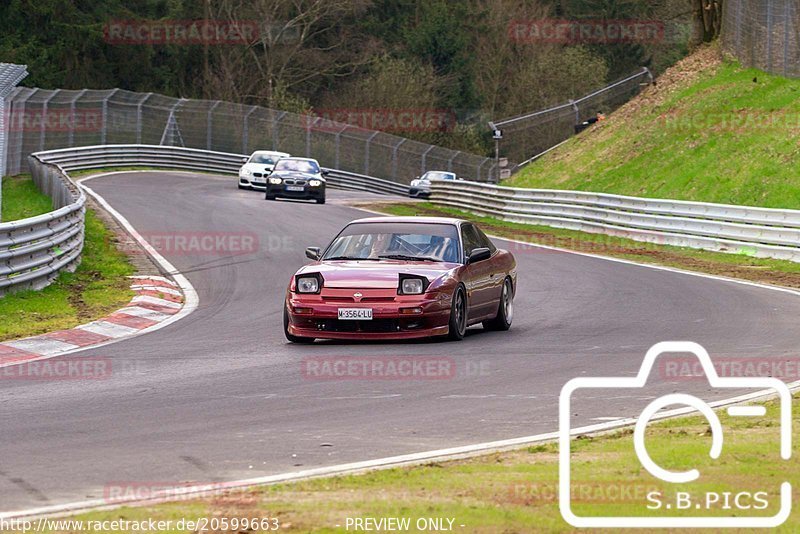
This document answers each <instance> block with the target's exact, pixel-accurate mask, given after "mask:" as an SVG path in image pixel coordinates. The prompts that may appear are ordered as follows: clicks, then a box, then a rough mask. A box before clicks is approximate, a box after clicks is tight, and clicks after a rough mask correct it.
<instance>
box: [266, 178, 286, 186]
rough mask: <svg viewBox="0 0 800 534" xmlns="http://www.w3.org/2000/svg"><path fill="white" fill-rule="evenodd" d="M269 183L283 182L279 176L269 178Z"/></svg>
mask: <svg viewBox="0 0 800 534" xmlns="http://www.w3.org/2000/svg"><path fill="white" fill-rule="evenodd" d="M269 183H271V184H272V185H280V184H282V183H283V180H281V179H280V178H270V179H269Z"/></svg>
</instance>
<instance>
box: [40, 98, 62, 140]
mask: <svg viewBox="0 0 800 534" xmlns="http://www.w3.org/2000/svg"><path fill="white" fill-rule="evenodd" d="M60 92H61V89H56V90H55V91H53V94H51V95H50V96H48V97H47V98H45V99H44V102H42V118H41V120H42V125H41V127H40V128H39V151H40V152H41V151H42V150H44V138H45V136H46V135H47V134H46V133H45V129H46V128H47V104H48V102H50V100H52V99H53V97H54V96H56V95H57V94H58V93H60Z"/></svg>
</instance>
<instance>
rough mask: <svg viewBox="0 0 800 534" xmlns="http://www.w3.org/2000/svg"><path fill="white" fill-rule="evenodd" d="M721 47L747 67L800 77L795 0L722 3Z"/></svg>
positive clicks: (799, 33) (798, 11)
mask: <svg viewBox="0 0 800 534" xmlns="http://www.w3.org/2000/svg"><path fill="white" fill-rule="evenodd" d="M722 45H723V49H724V50H725V51H726V52H727V53H729V54H731V55H733V56H734V57H736V58H737V59H738V60H739V61H740V62H741V63H742V64H743V65H745V66H747V67H755V68H757V69H761V70H764V71H767V72H771V73H773V74H779V75H781V76H787V77H800V6H798V2H797V0H725V2H724V3H723V22H722Z"/></svg>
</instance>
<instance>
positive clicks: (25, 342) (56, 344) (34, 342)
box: [0, 276, 184, 367]
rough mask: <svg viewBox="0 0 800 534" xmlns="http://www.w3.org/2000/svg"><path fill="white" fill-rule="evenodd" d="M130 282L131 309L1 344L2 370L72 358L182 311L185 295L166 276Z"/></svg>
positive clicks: (148, 277)
mask: <svg viewBox="0 0 800 534" xmlns="http://www.w3.org/2000/svg"><path fill="white" fill-rule="evenodd" d="M130 278H131V280H132V284H131V289H132V290H133V291H134V292H135V294H136V296H134V297H133V299H132V300H131V302H130V304H128V306H126V307H124V308H121V309H119V310H117V311H116V312H114V313H112V314H111V315H109V316H107V317H103V318H102V319H98V320H96V321H92V322H90V323H86V324H83V325H80V326H76V327H75V328H72V329H69V330H59V331H56V332H49V333H47V334H41V335H38V336H33V337H26V338H23V339H15V340H13V341H4V342H2V343H0V367H7V366H9V365H19V364H24V363H27V362H32V361H36V360H41V359H46V358H52V357H54V356H61V355H65V354H70V353H72V352H76V351H78V350H85V349H89V348H92V347H96V346H101V345H106V344H108V343H110V342H113V341H119V340H122V339H125V338H128V337H132V336H135V335H138V334H141V333H142V332H144V331H147V330H150V329H154V327H156V326H158V325H160V324H162V323H164V322H165V321H167V320H169V319H171V318H173V317H175V316H176V315H177V314H178V313H179V312H180V311H181V309H182V308H183V305H184V295H183V291H181V289H180V287H179V286H178V284H176V283H175V282H173V281H171V280H169V279H167V278H165V277H163V276H132V277H130Z"/></svg>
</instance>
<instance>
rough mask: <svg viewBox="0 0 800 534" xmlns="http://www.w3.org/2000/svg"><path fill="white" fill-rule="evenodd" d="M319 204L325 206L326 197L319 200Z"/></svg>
mask: <svg viewBox="0 0 800 534" xmlns="http://www.w3.org/2000/svg"><path fill="white" fill-rule="evenodd" d="M317 204H325V197H322V198H318V199H317Z"/></svg>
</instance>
